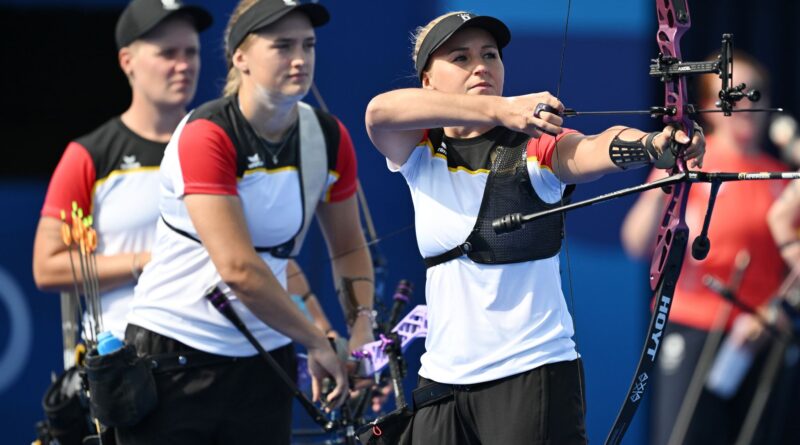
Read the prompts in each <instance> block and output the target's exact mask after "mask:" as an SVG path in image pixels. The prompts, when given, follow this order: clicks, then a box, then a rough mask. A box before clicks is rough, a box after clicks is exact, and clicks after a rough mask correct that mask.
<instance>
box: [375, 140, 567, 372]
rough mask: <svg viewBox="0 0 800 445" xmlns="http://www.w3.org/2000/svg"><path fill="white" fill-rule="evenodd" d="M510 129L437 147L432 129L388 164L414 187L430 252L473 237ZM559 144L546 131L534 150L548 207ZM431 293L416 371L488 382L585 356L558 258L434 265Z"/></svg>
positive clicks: (556, 194)
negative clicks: (498, 143)
mask: <svg viewBox="0 0 800 445" xmlns="http://www.w3.org/2000/svg"><path fill="white" fill-rule="evenodd" d="M507 131H510V130H507V129H504V128H501V127H497V128H495V129H493V130H491V131H489V132H487V133H486V134H484V135H482V136H479V137H476V138H470V139H448V138H444V141H443V142H442V144H440V146H439V147H434V146H433V145H432V143H431V140H430V138H429V137H428V134H426V136H425V138H423V141H421V142H420V143H419V145H418V146H417V147H416V148H415V149H414V151H413V152H412V154H411V156H410V157H409V159H408V160H407V161H406V163H405V164H403V166H402V167H400V168H399V169H398V168H397V167H396V166H394V165H393V164H392V163H391V162H389V168H390V170H393V171H399V172H400V173H401V174H402V175H403V177H404V178H405V179H406V182H407V183H408V186H409V189H410V191H411V197H412V200H413V203H414V209H415V222H416V234H417V242H418V245H419V251H420V253H421V254H422V256H423V257H431V256H435V255H439V254H442V253H444V252H445V251H447V250H449V249H451V248H453V247H455V246H457V245H459V244H461V243H463V242H464V240H466V239H467V236H468V235H469V233H470V231H471V230H472V228H473V226H474V224H475V221H476V219H477V216H478V211H479V209H480V204H481V200H482V197H483V191H484V188H485V185H486V179H487V177H488V175H489V168H490V162H489V151H490V149H491V148H492V146H493V145H495V143H494V142H493V141H494V140H496V139H497V137H498V135H500V134H502V133H503V132H507ZM563 134H567V132H565V133H563ZM563 134H562V135H563ZM559 137H561V136H559ZM554 144H555V139H554V138H552V137H550V136H543V137H542V138H540V139H538V140H537V139H531V140H530V142H529V143H528V146H527V154H528V158H527V161H528V162H527V167H528V172H529V174H530V178H531V182H532V184H533V187H534V189H535V191H536V193H537V194H538V195H539V197H540V198H542V200H544V201H545V202H548V203H554V202H557V201H559V200H560V196H561V193H562V192H563V189H564V186H565V185H564V184H563V183H561V182H560V181H559V180H558V178H557V177H556V176H555V175H553V173H552V170H551V169H550V167H549V165H550V159H551V156H552V152H553V148H554ZM448 152H450V156H448ZM425 295H426V300H427V305H428V336H427V338H426V341H425V347H426V352H425V354H424V355H423V356H422V360H421V361H422V368H421V369H420V372H419V373H420V375H422V376H423V377H425V378H428V379H431V380H434V381H437V382H440V383H451V384H473V383H481V382H487V381H492V380H497V379H500V378H503V377H507V376H510V375H514V374H519V373H521V372H525V371H528V370H530V369H533V368H536V367H539V366H542V365H545V364H548V363H554V362H559V361H567V360H574V359H576V358H577V357H578V355H577V352H576V350H575V344H574V342H573V341H572V338H571V337H572V335H573V333H574V332H573V325H572V318H571V316H570V314H569V311H568V309H567V306H566V302H565V301H564V296H563V294H562V291H561V279H560V276H559V260H558V255H555V256H553V257H551V258H547V259H543V260H537V261H527V262H522V263H514V264H504V265H489V264H478V263H475V262H473V261H472V260H470V259H468V258H467V257H461V258H458V259H455V260H451V261H448V262H445V263H442V264H439V265H437V266H434V267H432V268H429V269H428V271H427V282H426V286H425Z"/></svg>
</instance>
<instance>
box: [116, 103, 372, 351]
mask: <svg viewBox="0 0 800 445" xmlns="http://www.w3.org/2000/svg"><path fill="white" fill-rule="evenodd" d="M316 112H317V116H318V118H319V122H320V124H321V128H322V131H323V136H324V138H325V141H326V147H324V148H323V149H327V158H328V178H327V179H328V181H327V185H328V187H327V188H326V190H325V193H324V194H323V195H322V196H321V197H320V200H321V201H328V202H336V201H341V200H344V199H347V198H349V197H350V196H352V195H353V194H354V193H355V191H356V160H355V152H354V150H353V145H352V142H351V140H350V136H349V134H348V133H347V130H346V129H345V127H344V126H343V125H342V124H341V123H340V122H339V121H338V120H337V119H336V118H335V117H333V116H332V115H330V114H327V113H323V112H321V111H319V110H316ZM254 137H255V133H254V132H253V131H252V129H251V128H250V127H249V124H248V123H247V121H246V120H245V119H244V117H243V116H242V115H241V113H240V111H239V108H238V104H237V102H236V100H235V98H224V99H218V100H215V101H212V102H209V103H206V104H204V105H203V106H201V107H200V108H198V109H197V110H195V111H193V112H192V113H191V114H190V115H189V116H187V117H186V119H185V120H184V121H183V122H181V124H180V125H179V126H178V129H177V130H176V131H175V134H173V136H172V139H171V140H170V142H169V145H168V146H167V150H166V152H165V153H164V160H163V161H162V163H161V200H160V211H161V215H162V217H163V219H162V220H159V222H158V225H157V229H156V240H155V245H154V246H153V251H152V259H151V261H150V263H148V264H147V266H146V267H145V269H144V272H143V273H142V276H141V277H140V279H139V284H138V285H137V286H136V294H135V297H134V301H133V304H132V307H131V312H130V314H129V316H128V321H129V322H130V323H133V324H135V325H138V326H141V327H143V328H145V329H148V330H150V331H153V332H156V333H158V334H161V335H164V336H166V337H169V338H172V339H174V340H177V341H179V342H181V343H183V344H185V345H188V346H190V347H192V348H195V349H199V350H201V351H205V352H209V353H212V354H219V355H225V356H234V357H244V356H252V355H255V354H256V350H255V348H253V346H252V345H251V344H250V343H249V342H248V340H247V339H246V338H245V337H244V336H243V335H242V334H241V333H240V332H239V331H238V330H237V329H236V327H235V326H234V325H233V324H232V323H231V322H230V321H228V320H227V319H226V318H225V317H224V316H223V315H222V314H220V313H219V312H217V311H216V309H214V307H213V306H212V305H211V304H210V303H209V302H208V301H206V299H205V298H204V295H205V292H206V291H207V290H208V289H209V288H211V287H212V286H215V285H218V286H219V287H220V289H222V290H223V291H224V292H225V293H226V294H228V297H229V299H230V300H231V305H232V307H233V308H234V310H235V311H236V312H237V313H238V315H239V317H240V318H241V319H242V320H243V321H244V323H245V324H246V325H247V327H248V329H249V330H250V331H251V332H252V333H253V335H254V336H255V337H256V339H258V340H259V342H260V343H261V345H262V346H263V347H264V348H265V349H266V350H272V349H276V348H279V347H281V346H283V345H286V344H288V343H289V342H290V339H289V338H288V337H286V336H284V335H282V334H281V333H279V332H277V331H276V330H274V329H272V328H271V327H270V326H268V325H266V324H265V323H264V322H262V321H261V320H260V319H259V318H258V317H256V316H255V315H254V314H253V313H252V312H251V311H250V310H249V309H248V308H247V307H246V306H245V305H244V304H243V303H242V302H241V301H240V300H239V299H237V298H236V296H235V295H233V294H232V293H231V292H230V288H229V287H228V286H226V285H225V284H224V282H222V279H221V278H220V275H219V273H218V272H217V270H216V268H215V266H214V264H213V262H212V261H211V257H210V256H209V255H208V251H207V250H206V249H205V247H204V246H203V245H202V244H200V243H199V242H197V241H195V240H193V239H190V238H188V237H186V236H184V235H182V234H180V233H178V232H176V231H174V230H172V229H171V228H169V227H168V226H167V225H166V224H165V223H164V221H165V220H166V221H167V222H168V223H169V224H170V225H172V226H173V227H175V228H177V229H179V230H182V231H184V232H186V233H188V234H190V235H192V236H193V237H195V238H197V231H196V230H195V228H194V225H193V224H192V221H191V219H190V217H189V213H188V211H187V209H186V205H185V204H184V201H183V198H184V196H186V195H190V194H211V195H235V196H238V198H239V199H240V201H241V203H242V209H243V212H244V216H245V221H246V223H247V228H248V232H249V234H250V236H251V238H252V241H253V245H254V246H259V247H274V246H278V245H281V244H283V243H285V242H287V241H289V240H291V239H292V238H293V237H294V236H295V234H296V233H297V232H298V231H299V230H300V227H301V226H302V222H303V208H302V200H303V198H302V193H301V190H300V175H299V170H298V168H299V167H298V164H299V154H298V153H299V130H298V129H297V127H295V128H294V129H293V130H290V131H289V133H288V135H287V137H286V140H285V141H284V143H283V144H282V145H281V146H280V147H273V148H272V149H270V148H269V147H265V146H264V144H263V143H262V142H260V141H259V140H258V139H253V138H254ZM259 255H260V257H261V258H262V260H264V262H265V263H266V265H267V266H268V267H269V268H270V270H271V271H272V273H273V274H274V275H275V277H276V278H277V279H278V281H279V282H280V283H281V285H282V286H283V287H284V288H285V287H286V263H287V260H286V259H283V258H276V257H273V256H272V255H271V254H269V253H260V254H259Z"/></svg>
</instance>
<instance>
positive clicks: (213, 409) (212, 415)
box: [116, 325, 297, 445]
mask: <svg viewBox="0 0 800 445" xmlns="http://www.w3.org/2000/svg"><path fill="white" fill-rule="evenodd" d="M125 338H126V341H127V342H128V343H129V344H133V345H134V346H135V347H136V349H137V352H138V353H139V354H149V355H154V354H164V353H171V352H185V351H196V350H194V349H193V348H190V347H188V346H186V345H184V344H182V343H179V342H177V341H175V340H173V339H171V338H168V337H165V336H162V335H159V334H156V333H154V332H151V331H148V330H147V329H144V328H141V327H139V326H132V325H129V326H128V329H127V330H126V332H125ZM270 354H271V355H272V356H273V357H274V358H275V360H276V361H277V362H278V363H280V365H281V367H282V368H283V369H284V371H286V372H287V373H288V374H289V376H293V377H295V376H296V374H297V364H296V359H295V354H294V347H293V346H292V345H287V346H284V347H282V348H278V349H276V350H273V351H270ZM155 379H156V385H157V387H158V406H157V407H156V409H155V410H154V411H153V412H152V413H150V414H148V415H147V417H145V418H144V420H143V421H142V422H140V423H139V424H138V425H136V426H134V427H131V428H118V429H117V432H116V438H117V443H118V444H119V445H145V444H147V445H162V444H163V445H167V444H169V445H181V444H186V445H189V444H192V445H204V444H208V445H216V444H225V445H227V444H251V443H258V444H275V445H288V444H289V443H290V439H291V423H292V393H291V392H290V391H289V388H287V387H286V385H285V384H284V383H283V382H282V381H281V380H280V379H279V378H278V377H277V375H276V374H275V372H274V371H273V370H272V368H270V367H269V365H268V364H267V363H266V362H265V361H264V360H263V359H262V358H261V357H259V356H254V357H244V358H241V359H237V360H235V361H225V362H223V363H219V364H216V365H211V366H204V367H197V368H190V369H187V370H180V371H175V372H163V373H156V374H155Z"/></svg>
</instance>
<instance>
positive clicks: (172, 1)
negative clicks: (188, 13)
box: [161, 0, 181, 11]
mask: <svg viewBox="0 0 800 445" xmlns="http://www.w3.org/2000/svg"><path fill="white" fill-rule="evenodd" d="M161 5H162V6H163V7H164V9H167V10H169V11H173V10H175V9H180V7H181V2H180V0H161Z"/></svg>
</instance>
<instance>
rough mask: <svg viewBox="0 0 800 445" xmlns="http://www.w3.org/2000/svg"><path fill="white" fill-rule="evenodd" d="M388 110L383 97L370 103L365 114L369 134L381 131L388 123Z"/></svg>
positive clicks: (377, 97)
mask: <svg viewBox="0 0 800 445" xmlns="http://www.w3.org/2000/svg"><path fill="white" fill-rule="evenodd" d="M387 108H388V107H387V106H386V100H385V98H384V97H383V95H378V96H375V97H373V98H372V100H370V101H369V103H368V104H367V111H366V112H365V113H364V124H365V125H366V126H367V131H368V132H370V131H372V130H380V129H381V127H382V125H383V124H385V123H386V115H387Z"/></svg>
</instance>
